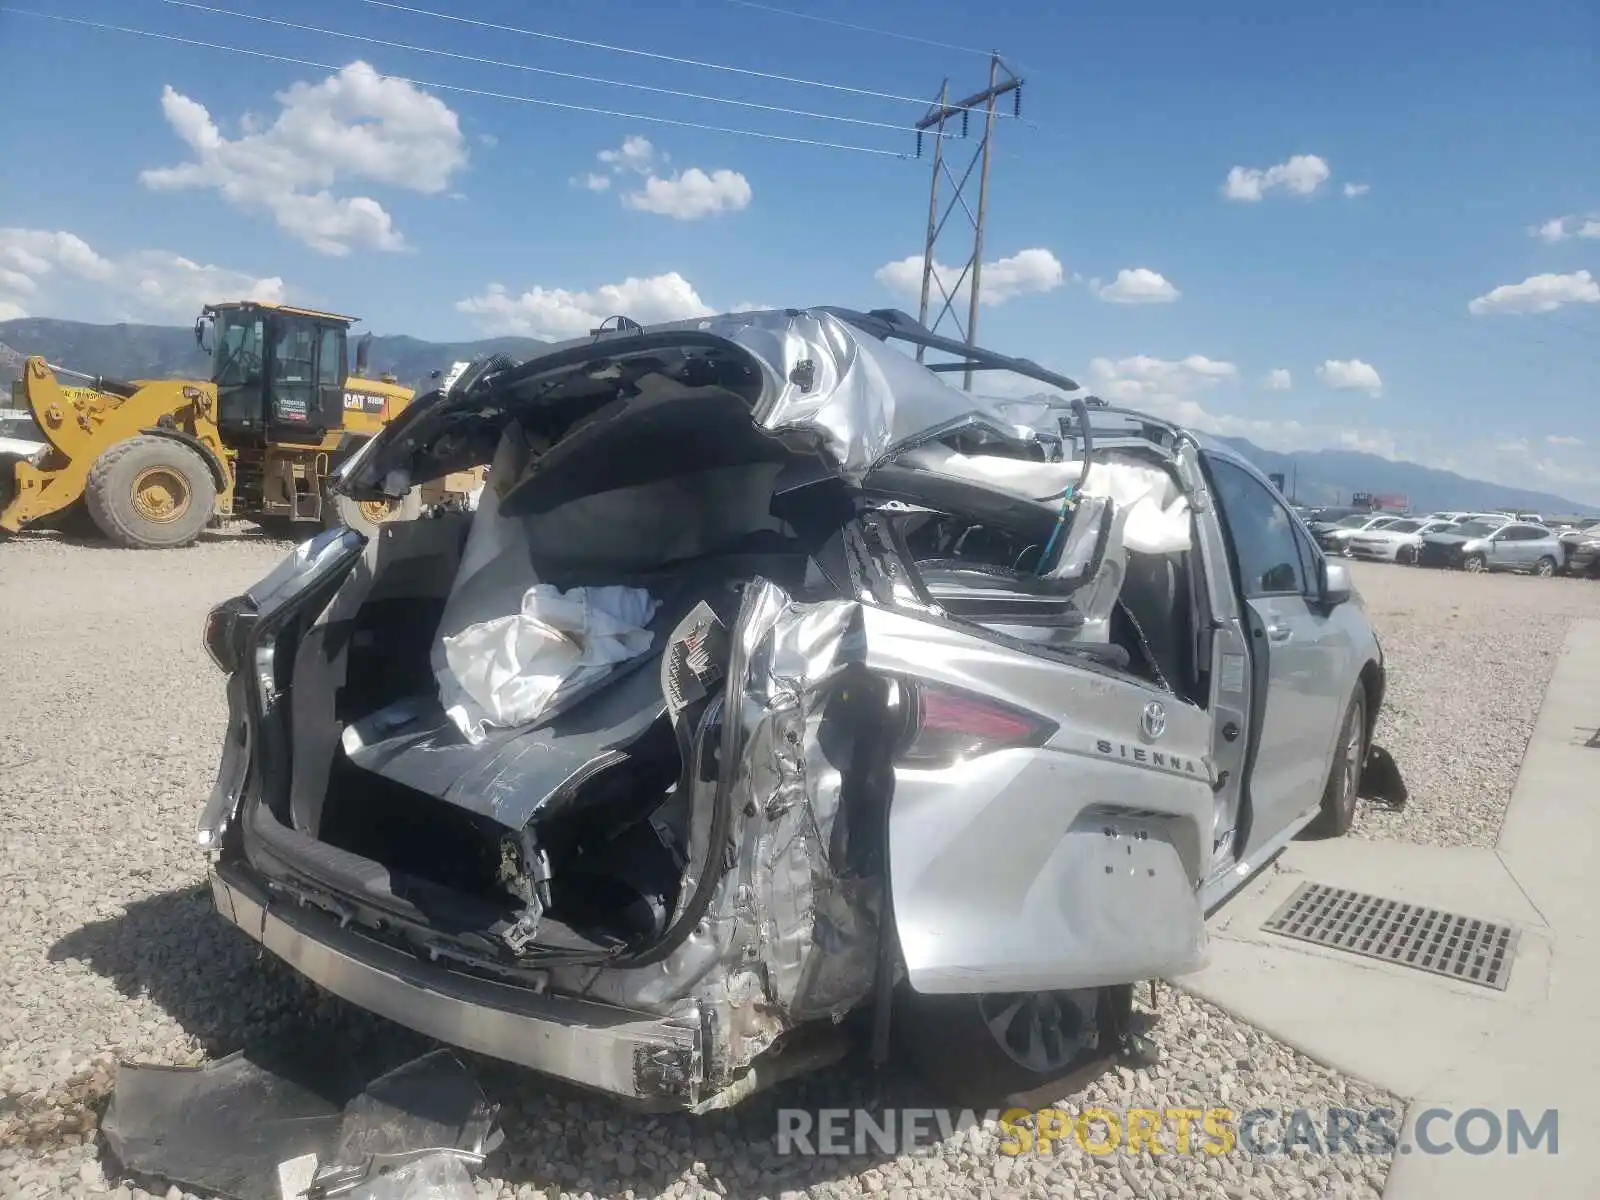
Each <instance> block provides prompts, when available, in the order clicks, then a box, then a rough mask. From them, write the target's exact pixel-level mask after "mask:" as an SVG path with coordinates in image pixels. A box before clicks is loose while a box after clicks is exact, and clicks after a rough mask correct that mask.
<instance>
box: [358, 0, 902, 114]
mask: <svg viewBox="0 0 1600 1200" xmlns="http://www.w3.org/2000/svg"><path fill="white" fill-rule="evenodd" d="M361 3H362V4H370V5H372V6H373V7H374V8H387V9H389V10H391V11H393V12H403V13H409V14H411V15H412V16H415V17H433V18H435V19H437V20H440V21H455V22H458V23H459V24H462V25H471V26H473V27H475V28H477V29H492V30H495V31H496V32H498V33H516V34H521V35H522V36H523V37H532V38H543V39H544V40H546V41H551V42H561V43H563V44H565V45H568V46H583V47H585V48H586V49H589V50H605V51H608V52H610V53H612V54H631V55H634V56H635V57H637V58H649V59H653V60H655V61H656V62H669V63H676V64H677V65H678V66H681V67H700V68H703V69H704V70H707V71H727V72H729V73H731V74H734V75H747V76H749V77H750V78H752V79H765V80H769V81H771V82H774V83H793V84H797V85H799V86H800V87H813V88H823V89H824V90H826V91H830V92H843V93H845V94H847V95H851V96H867V97H870V98H872V99H875V100H896V101H899V102H901V103H904V104H916V105H920V106H922V107H924V108H925V107H927V104H928V100H927V97H926V96H902V95H900V94H898V93H897V92H875V91H873V90H871V89H870V88H858V87H850V86H848V85H846V84H842V83H826V82H824V81H822V80H819V79H801V78H799V77H798V76H795V75H779V74H777V73H775V72H772V71H757V70H754V69H752V68H750V67H734V66H730V65H728V64H727V63H714V62H706V61H704V60H703V59H698V58H681V57H679V56H677V55H674V54H658V53H657V52H655V51H654V50H640V49H637V48H635V47H632V46H613V45H611V44H610V43H609V42H593V41H589V40H587V39H585V38H575V37H566V36H563V35H562V34H559V33H548V32H546V31H544V30H539V29H523V28H521V27H520V26H517V25H501V24H498V23H497V22H494V21H480V20H478V19H477V18H475V17H459V16H457V15H456V14H455V13H443V12H434V11H433V10H432V9H427V8H415V7H413V6H411V5H409V4H397V3H394V2H393V0H361Z"/></svg>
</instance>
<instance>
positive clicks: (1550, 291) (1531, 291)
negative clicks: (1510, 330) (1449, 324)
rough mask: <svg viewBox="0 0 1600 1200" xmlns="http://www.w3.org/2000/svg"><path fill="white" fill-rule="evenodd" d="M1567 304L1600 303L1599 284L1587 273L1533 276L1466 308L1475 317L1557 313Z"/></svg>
mask: <svg viewBox="0 0 1600 1200" xmlns="http://www.w3.org/2000/svg"><path fill="white" fill-rule="evenodd" d="M1564 304H1600V282H1597V281H1596V280H1595V278H1594V276H1592V275H1590V274H1589V272H1587V271H1574V272H1573V273H1572V274H1570V275H1550V274H1545V275H1530V276H1529V277H1528V278H1526V279H1524V280H1523V281H1522V282H1521V283H1502V284H1501V285H1500V286H1499V287H1497V288H1494V289H1493V290H1492V291H1488V292H1485V293H1484V294H1483V295H1481V296H1479V297H1478V298H1477V299H1476V300H1474V301H1472V302H1471V303H1470V304H1468V305H1467V311H1468V312H1470V313H1472V314H1473V315H1474V316H1480V317H1481V316H1484V315H1486V314H1488V313H1515V314H1517V315H1527V314H1529V313H1547V312H1554V311H1555V310H1556V309H1558V308H1560V307H1561V306H1562V305H1564Z"/></svg>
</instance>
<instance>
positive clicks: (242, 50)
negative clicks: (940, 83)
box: [0, 5, 911, 159]
mask: <svg viewBox="0 0 1600 1200" xmlns="http://www.w3.org/2000/svg"><path fill="white" fill-rule="evenodd" d="M0 12H5V13H11V14H13V15H15V16H20V17H41V18H43V19H44V20H46V21H61V22H63V23H65V24H68V25H81V26H83V27H85V28H87V29H99V30H105V31H108V32H111V33H126V34H132V35H134V36H136V37H145V38H152V39H154V40H156V41H162V42H173V43H176V44H178V45H183V46H200V47H202V48H204V49H207V50H222V51H225V52H227V53H229V54H243V55H246V56H248V57H250V58H260V59H266V60H267V61H269V62H280V63H288V64H290V65H291V66H297V67H313V68H315V69H317V70H319V71H332V72H334V73H336V74H337V73H338V72H339V71H341V70H343V68H342V67H338V66H335V65H334V64H333V63H325V62H318V61H316V60H315V59H310V58H294V57H292V56H290V55H287V54H273V53H271V52H270V51H266V50H251V49H248V48H246V47H243V46H226V45H223V44H222V43H220V42H206V41H201V40H200V39H198V38H186V37H179V36H178V35H177V34H173V33H155V32H153V31H151V30H148V29H133V28H131V27H129V26H126V25H111V24H108V23H105V22H102V21H88V20H85V19H83V18H82V17H67V16H62V15H61V14H60V13H45V12H36V11H34V10H32V9H27V8H12V7H10V6H9V5H5V6H0ZM385 74H387V72H385ZM388 77H389V78H390V79H397V80H399V81H400V82H401V83H409V84H411V85H412V86H413V87H419V88H428V89H431V90H433V91H440V92H456V93H458V94H460V95H464V96H481V97H483V98H485V99H489V100H509V101H511V102H513V103H516V104H534V105H538V106H539V107H541V108H555V109H560V110H562V111H564V112H581V113H590V114H593V115H594V116H601V117H619V118H621V119H623V120H626V121H644V122H648V123H650V124H654V125H672V126H676V127H677V128H679V129H699V130H703V131H705V132H707V133H727V134H733V135H735V136H738V137H753V138H762V139H764V140H766V141H771V142H787V143H789V144H791V145H796V146H817V147H820V148H822V149H825V150H845V151H849V152H851V153H854V154H876V155H880V156H882V157H884V158H897V159H909V158H910V157H911V156H910V155H908V154H903V153H901V152H899V151H897V150H884V149H881V148H879V147H876V146H856V145H851V144H849V143H845V142H827V141H822V140H821V139H818V138H803V137H792V136H789V135H787V134H781V133H766V132H764V131H762V130H759V129H736V128H732V127H730V126H726V125H707V124H704V123H702V122H699V121H680V120H676V119H674V118H672V117H652V116H646V115H645V114H643V113H631V112H621V111H618V110H617V109H611V108H595V107H593V106H590V105H587V104H566V103H564V102H562V101H559V100H543V99H540V98H538V97H536V96H519V95H516V94H514V93H511V92H495V91H490V90H488V89H486V88H470V87H463V86H462V85H460V84H456V83H436V82H432V81H429V80H426V79H413V78H410V77H408V76H405V75H389V76H388Z"/></svg>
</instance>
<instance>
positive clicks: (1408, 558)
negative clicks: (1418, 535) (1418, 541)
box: [1394, 546, 1417, 567]
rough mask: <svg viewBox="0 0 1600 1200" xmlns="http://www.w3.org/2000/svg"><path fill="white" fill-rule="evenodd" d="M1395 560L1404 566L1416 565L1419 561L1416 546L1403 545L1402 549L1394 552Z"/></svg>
mask: <svg viewBox="0 0 1600 1200" xmlns="http://www.w3.org/2000/svg"><path fill="white" fill-rule="evenodd" d="M1394 560H1395V562H1397V563H1399V564H1400V565H1401V566H1402V567H1410V566H1415V565H1416V561H1417V551H1416V548H1415V547H1414V546H1401V547H1400V549H1398V550H1396V551H1395V552H1394Z"/></svg>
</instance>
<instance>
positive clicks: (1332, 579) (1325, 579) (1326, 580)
mask: <svg viewBox="0 0 1600 1200" xmlns="http://www.w3.org/2000/svg"><path fill="white" fill-rule="evenodd" d="M1355 590H1356V588H1355V583H1354V581H1352V580H1351V578H1350V565H1349V564H1348V563H1342V562H1336V561H1334V560H1333V559H1331V558H1328V559H1324V560H1323V562H1322V603H1323V604H1325V605H1327V606H1328V607H1329V608H1337V607H1338V606H1339V605H1341V604H1343V603H1344V602H1345V601H1347V600H1349V599H1350V597H1351V596H1353V595H1355Z"/></svg>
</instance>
